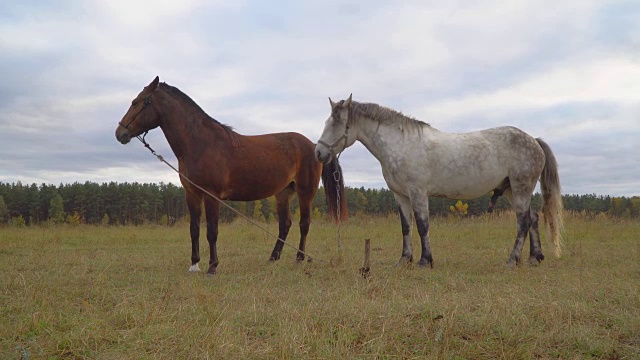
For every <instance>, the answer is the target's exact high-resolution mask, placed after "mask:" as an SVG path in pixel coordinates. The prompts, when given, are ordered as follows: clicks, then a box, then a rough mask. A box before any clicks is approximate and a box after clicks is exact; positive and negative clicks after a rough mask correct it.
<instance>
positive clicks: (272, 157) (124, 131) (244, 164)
mask: <svg viewBox="0 0 640 360" xmlns="http://www.w3.org/2000/svg"><path fill="white" fill-rule="evenodd" d="M156 127H160V129H162V131H163V133H164V135H165V137H166V138H167V141H168V142H169V145H170V146H171V150H173V153H174V154H175V155H176V158H177V159H178V169H179V171H180V173H181V174H183V176H186V177H187V178H189V179H190V180H191V181H193V182H194V183H196V184H198V185H199V186H200V187H202V188H204V189H205V190H207V191H208V192H210V193H212V194H213V195H215V196H216V197H218V198H219V199H221V200H233V201H252V200H259V199H264V198H267V197H269V196H272V195H275V197H276V202H277V213H278V223H279V234H278V237H279V238H280V239H282V241H280V240H277V241H276V244H275V246H274V248H273V252H272V253H271V257H270V260H278V259H279V258H280V254H281V252H282V248H283V246H284V240H286V238H287V234H288V233H289V228H290V227H291V216H290V213H289V202H290V200H291V198H292V196H293V194H294V193H296V194H297V195H298V200H299V203H300V246H299V251H298V255H297V259H298V260H299V261H302V260H304V257H305V255H304V249H305V243H306V239H307V233H308V232H309V225H310V223H311V216H310V215H311V202H312V200H313V197H314V196H315V194H316V191H317V190H318V183H319V181H320V177H321V175H322V179H323V185H324V187H325V196H326V200H327V205H328V208H329V213H330V214H331V216H332V217H333V218H337V217H338V213H339V214H340V217H341V218H342V219H341V220H343V219H346V217H347V208H346V196H345V195H344V186H342V184H337V183H336V182H335V181H334V175H333V174H334V172H335V171H338V172H340V171H341V170H340V167H339V165H338V164H337V163H336V162H334V163H331V164H325V165H322V164H321V163H320V162H318V160H317V159H316V157H315V144H313V143H312V142H311V141H310V140H309V139H307V138H306V137H304V136H303V135H300V134H298V133H293V132H289V133H276V134H265V135H256V136H245V135H240V134H238V133H236V132H235V131H233V129H232V128H231V127H229V126H227V125H224V124H221V123H219V122H218V121H216V120H215V119H213V118H212V117H210V116H209V115H207V114H206V113H205V112H204V110H202V109H201V108H200V107H199V106H198V105H197V104H196V103H195V102H194V101H193V100H191V98H189V97H188V96H187V95H186V94H184V93H183V92H181V91H180V90H178V89H177V88H175V87H173V86H170V85H167V84H165V83H159V78H158V77H156V78H155V79H154V80H153V81H152V82H151V83H150V84H149V85H148V86H147V87H145V88H144V89H143V90H142V92H141V93H140V94H138V96H137V97H136V98H135V99H134V100H133V101H132V102H131V106H130V107H129V110H128V111H127V113H126V114H125V115H124V117H123V118H122V120H121V121H120V122H119V123H118V128H117V129H116V139H118V141H120V142H121V143H122V144H126V143H128V142H129V141H130V140H131V138H132V137H135V136H140V135H142V134H143V133H145V134H146V132H147V131H149V130H151V129H154V128H156ZM321 173H322V174H321ZM336 177H337V176H336ZM339 179H342V176H340V177H339ZM180 181H181V182H182V185H183V186H184V188H185V190H186V200H187V206H188V208H189V213H190V215H191V226H190V232H191V268H189V271H200V268H199V266H198V263H199V261H200V252H199V238H200V216H201V212H202V210H201V209H202V208H201V205H202V201H203V200H204V208H205V213H206V219H207V240H208V241H209V251H210V260H209V270H208V271H207V273H209V274H215V272H216V268H217V266H218V253H217V250H216V242H217V240H218V215H219V213H220V203H219V202H218V201H217V200H215V199H213V198H212V197H211V196H208V195H206V194H205V193H204V192H203V191H202V190H200V189H198V188H197V187H195V186H193V185H192V184H191V183H189V182H188V181H186V180H184V179H183V178H182V177H180ZM338 185H340V186H339V188H338ZM337 190H339V191H340V204H339V205H338V203H337V201H338V193H337V192H336V191H337ZM338 207H339V208H338ZM338 210H339V212H338Z"/></svg>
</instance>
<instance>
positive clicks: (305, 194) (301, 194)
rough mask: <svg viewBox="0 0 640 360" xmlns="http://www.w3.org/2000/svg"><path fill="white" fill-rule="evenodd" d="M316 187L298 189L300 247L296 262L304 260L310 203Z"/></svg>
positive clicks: (309, 223)
mask: <svg viewBox="0 0 640 360" xmlns="http://www.w3.org/2000/svg"><path fill="white" fill-rule="evenodd" d="M316 189H317V186H316V187H313V188H310V189H307V188H305V189H300V188H298V189H297V190H298V202H299V203H300V246H299V247H298V249H299V250H300V251H298V255H297V257H296V259H297V260H298V261H303V260H304V250H305V246H306V243H307V234H308V233H309V226H310V225H311V202H312V201H313V197H314V196H315V194H316Z"/></svg>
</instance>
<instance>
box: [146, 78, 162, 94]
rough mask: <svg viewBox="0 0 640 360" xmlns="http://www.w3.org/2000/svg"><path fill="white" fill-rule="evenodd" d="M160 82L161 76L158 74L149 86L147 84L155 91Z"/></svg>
mask: <svg viewBox="0 0 640 360" xmlns="http://www.w3.org/2000/svg"><path fill="white" fill-rule="evenodd" d="M159 83H160V77H159V76H156V78H155V79H153V81H152V82H151V84H149V86H147V89H149V90H150V91H154V90H155V89H157V88H158V84H159Z"/></svg>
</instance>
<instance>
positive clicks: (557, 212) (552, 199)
mask: <svg viewBox="0 0 640 360" xmlns="http://www.w3.org/2000/svg"><path fill="white" fill-rule="evenodd" d="M536 140H537V141H538V144H540V147H541V148H542V150H544V155H545V158H546V161H545V165H544V169H542V174H541V175H540V188H541V189H542V213H543V214H544V225H545V229H546V232H547V236H548V237H549V238H550V239H551V241H552V242H553V244H554V245H555V253H556V257H560V255H561V253H562V249H561V247H562V234H561V232H562V229H563V226H564V225H563V220H562V215H563V209H564V206H563V204H562V194H561V192H560V176H559V175H558V162H557V161H556V157H555V156H554V155H553V152H552V151H551V148H550V147H549V145H548V144H547V143H546V142H544V141H542V139H540V138H538V139H536Z"/></svg>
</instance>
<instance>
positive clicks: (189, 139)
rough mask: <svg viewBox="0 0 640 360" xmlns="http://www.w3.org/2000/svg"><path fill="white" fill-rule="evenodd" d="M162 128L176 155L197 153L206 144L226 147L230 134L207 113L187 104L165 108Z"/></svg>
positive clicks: (161, 123) (179, 156)
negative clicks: (208, 116)
mask: <svg viewBox="0 0 640 360" xmlns="http://www.w3.org/2000/svg"><path fill="white" fill-rule="evenodd" d="M164 114H165V115H163V116H162V120H161V122H160V128H161V129H162V132H163V133H164V136H165V137H166V138H167V142H168V143H169V146H170V147H171V150H173V153H174V154H175V155H176V157H178V158H181V157H183V156H187V155H197V154H198V153H199V152H200V150H201V149H203V148H204V146H206V145H209V144H215V145H216V147H221V148H222V147H224V144H225V143H227V142H228V136H227V134H226V133H225V130H224V129H223V127H222V126H221V125H218V124H215V123H213V122H212V123H211V124H210V125H211V126H207V125H205V122H206V121H211V120H210V119H209V118H207V115H205V114H201V113H200V112H199V111H196V110H195V109H190V108H189V107H187V106H178V107H177V108H174V109H173V110H169V109H165V111H164Z"/></svg>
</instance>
